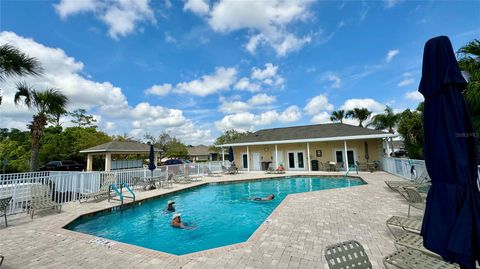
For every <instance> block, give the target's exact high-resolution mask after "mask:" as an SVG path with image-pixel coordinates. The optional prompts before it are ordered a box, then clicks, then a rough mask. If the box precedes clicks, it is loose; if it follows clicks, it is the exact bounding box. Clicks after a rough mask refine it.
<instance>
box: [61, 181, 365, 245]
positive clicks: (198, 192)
mask: <svg viewBox="0 0 480 269" xmlns="http://www.w3.org/2000/svg"><path fill="white" fill-rule="evenodd" d="M362 184H366V183H365V182H364V181H362V180H361V179H353V178H347V179H342V178H326V177H321V178H318V177H313V178H311V177H296V178H280V179H271V180H262V181H249V182H240V183H228V184H209V185H205V186H202V187H197V188H192V189H190V190H187V191H183V192H178V193H174V194H172V195H167V196H163V197H159V198H155V199H151V200H147V201H144V202H142V203H141V204H140V205H138V206H135V209H134V210H132V209H127V210H124V211H122V212H121V211H114V212H111V211H108V212H105V213H100V214H96V215H94V216H83V217H81V218H79V219H77V220H75V221H74V222H72V223H70V224H69V225H68V226H67V228H68V229H70V230H73V231H78V232H83V233H87V234H91V235H94V236H98V237H102V238H107V239H112V240H116V241H120V242H124V243H128V244H133V245H138V246H142V247H145V248H150V249H155V250H159V251H163V252H168V253H172V254H176V255H182V254H187V253H192V252H196V251H200V250H206V249H210V248H216V247H221V246H226V245H230V244H234V243H239V242H244V241H246V240H247V239H248V238H249V237H250V236H251V235H252V234H253V232H255V230H256V229H257V228H258V227H259V226H260V225H261V224H262V223H263V221H265V219H266V218H267V217H268V216H269V215H270V214H271V213H272V211H273V210H274V209H275V207H277V206H278V205H279V204H280V202H281V201H282V200H283V199H284V198H285V197H286V196H287V195H288V194H290V193H299V192H310V191H318V190H325V189H334V188H342V187H349V186H356V185H362ZM269 194H274V195H275V199H274V200H273V201H265V202H255V201H250V200H248V199H246V198H248V197H254V196H267V195H269ZM168 200H174V201H175V202H176V204H175V205H176V209H177V212H179V213H181V214H182V220H183V221H184V222H186V223H191V224H193V225H195V226H196V229H194V230H182V229H175V228H172V227H171V226H170V220H171V218H172V215H173V214H166V213H165V212H164V208H165V206H166V203H167V201H168Z"/></svg>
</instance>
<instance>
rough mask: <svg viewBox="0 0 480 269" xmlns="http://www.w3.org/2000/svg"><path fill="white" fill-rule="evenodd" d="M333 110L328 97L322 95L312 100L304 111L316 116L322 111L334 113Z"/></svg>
mask: <svg viewBox="0 0 480 269" xmlns="http://www.w3.org/2000/svg"><path fill="white" fill-rule="evenodd" d="M333 108H334V107H333V105H332V104H330V103H329V102H328V97H327V95H326V94H320V95H317V96H315V97H313V98H312V99H310V101H308V103H307V105H306V106H305V107H304V108H303V110H304V111H305V112H306V113H307V114H308V115H314V114H318V113H320V112H321V111H333Z"/></svg>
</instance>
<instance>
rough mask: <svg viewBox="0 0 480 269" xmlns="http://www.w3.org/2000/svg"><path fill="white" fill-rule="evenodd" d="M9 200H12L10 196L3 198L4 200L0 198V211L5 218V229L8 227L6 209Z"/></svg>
mask: <svg viewBox="0 0 480 269" xmlns="http://www.w3.org/2000/svg"><path fill="white" fill-rule="evenodd" d="M11 200H12V196H10V197H5V198H0V211H3V216H4V217H5V227H8V223H7V207H8V204H10V201H11Z"/></svg>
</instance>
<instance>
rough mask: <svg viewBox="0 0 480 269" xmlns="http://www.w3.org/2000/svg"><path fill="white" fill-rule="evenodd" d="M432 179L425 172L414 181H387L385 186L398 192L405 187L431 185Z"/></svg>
mask: <svg viewBox="0 0 480 269" xmlns="http://www.w3.org/2000/svg"><path fill="white" fill-rule="evenodd" d="M429 182H430V178H429V177H428V172H427V170H425V171H424V172H423V173H422V174H421V175H420V176H418V177H416V178H415V179H413V180H387V181H385V184H387V186H388V187H389V188H390V189H392V190H394V191H398V190H399V189H400V188H403V187H423V186H427V185H429Z"/></svg>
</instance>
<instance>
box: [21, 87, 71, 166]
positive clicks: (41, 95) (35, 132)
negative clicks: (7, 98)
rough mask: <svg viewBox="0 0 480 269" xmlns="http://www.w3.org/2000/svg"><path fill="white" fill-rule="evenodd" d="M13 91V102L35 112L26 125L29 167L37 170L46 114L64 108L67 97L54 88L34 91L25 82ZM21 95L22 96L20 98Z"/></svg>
mask: <svg viewBox="0 0 480 269" xmlns="http://www.w3.org/2000/svg"><path fill="white" fill-rule="evenodd" d="M17 90H18V91H17V92H16V93H15V99H14V100H15V104H17V105H18V104H20V103H21V102H22V100H23V103H24V104H25V105H26V106H27V107H28V108H30V109H34V110H35V111H36V112H37V114H36V115H34V116H33V120H32V123H31V124H30V125H28V128H29V129H30V133H31V134H32V157H31V169H32V171H36V170H38V153H39V151H40V140H41V138H42V136H43V130H44V129H45V126H46V125H47V115H48V114H51V113H55V112H57V111H61V110H62V109H63V110H64V109H65V106H66V105H67V103H68V97H67V96H65V95H64V94H62V93H61V92H59V91H58V90H56V89H47V90H46V91H42V92H39V91H36V90H35V89H33V88H31V87H30V86H28V85H27V84H25V83H20V84H18V85H17ZM22 97H23V98H22Z"/></svg>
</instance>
